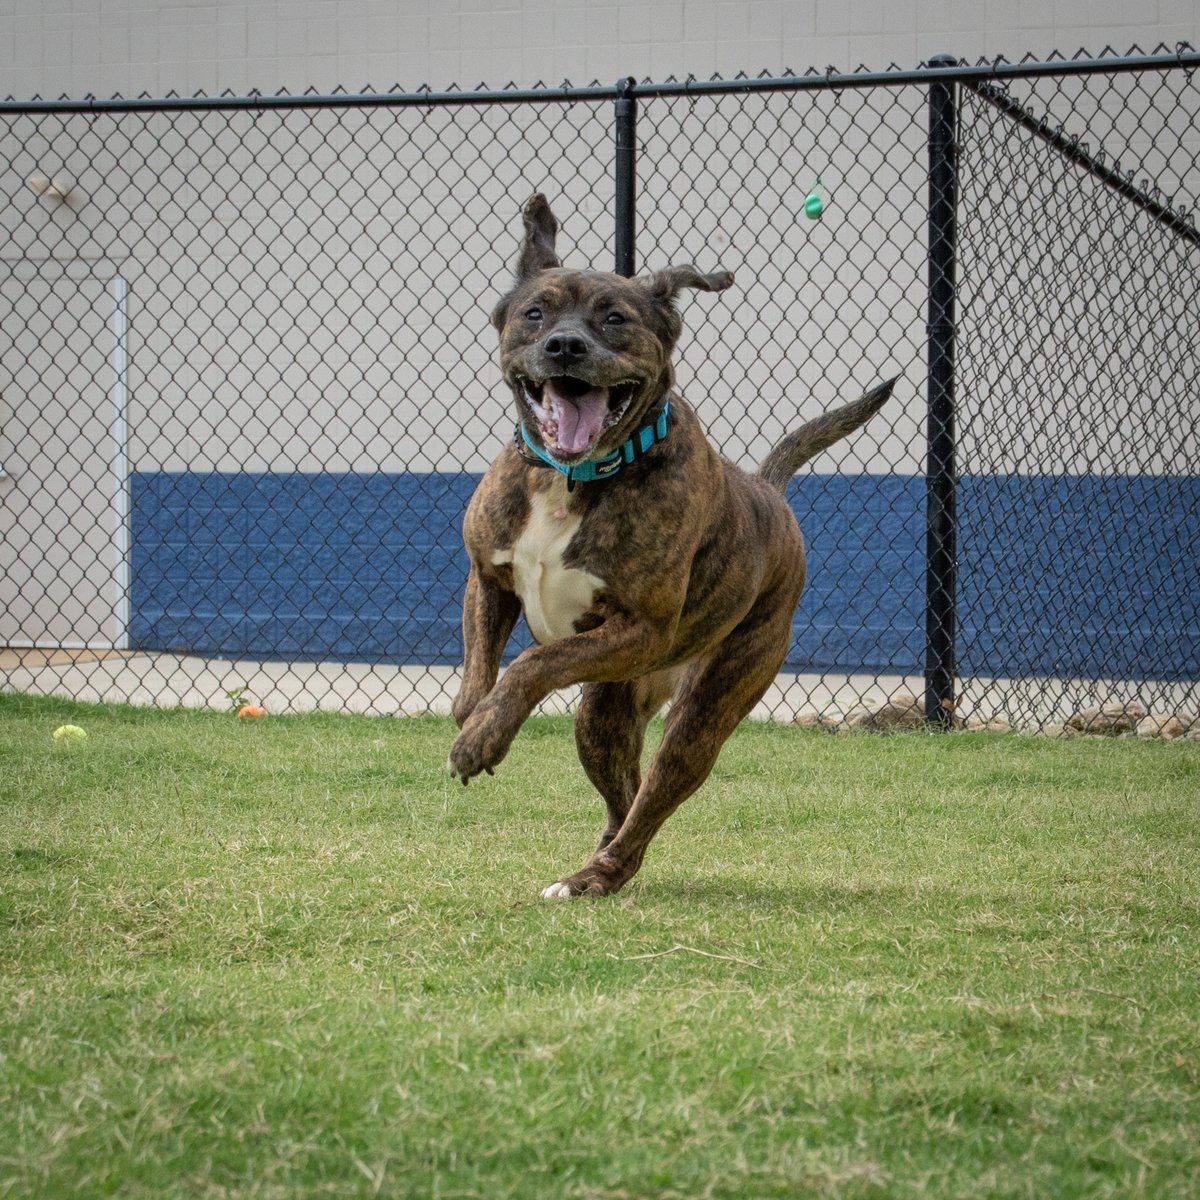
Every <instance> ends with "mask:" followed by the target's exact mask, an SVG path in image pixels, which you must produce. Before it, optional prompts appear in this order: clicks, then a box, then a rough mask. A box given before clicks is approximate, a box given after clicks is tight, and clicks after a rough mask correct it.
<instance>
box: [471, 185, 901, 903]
mask: <svg viewBox="0 0 1200 1200" xmlns="http://www.w3.org/2000/svg"><path fill="white" fill-rule="evenodd" d="M524 223H525V239H524V242H523V244H522V247H521V253H520V258H519V259H518V262H517V272H516V275H517V278H516V284H515V286H514V288H513V289H512V291H511V292H510V293H509V294H508V295H507V296H505V297H504V299H503V300H501V301H500V303H499V304H498V305H497V306H496V309H495V312H494V313H493V315H492V321H493V323H494V324H495V326H496V328H497V329H498V330H499V331H500V364H501V367H502V369H503V372H504V378H505V380H506V382H507V383H508V385H509V386H510V387H511V388H512V391H513V396H514V398H515V401H516V415H517V422H518V428H517V436H516V437H515V438H514V442H513V443H512V444H510V445H508V446H506V447H505V448H504V450H503V451H502V452H501V453H500V456H499V457H498V458H497V459H496V461H495V462H494V463H493V464H492V466H491V468H490V469H489V471H488V472H487V474H486V475H485V476H484V478H483V481H482V482H481V483H480V485H479V488H478V490H477V491H476V492H475V495H474V497H473V498H472V500H471V504H470V506H469V508H468V510H467V516H466V522H465V525H464V530H463V536H464V540H465V542H466V546H467V550H468V552H469V554H470V560H471V568H470V574H469V577H468V579H467V591H466V598H465V601H464V604H463V633H464V637H465V642H466V662H465V665H464V668H463V680H462V687H461V689H460V691H459V693H458V696H457V698H456V699H455V701H454V717H455V720H457V722H458V724H459V727H460V730H461V732H460V734H459V736H458V740H457V741H456V742H455V743H454V747H453V749H452V750H451V751H450V761H449V768H450V772H451V774H452V775H454V776H456V777H457V778H459V779H461V780H462V781H463V783H464V784H465V783H467V781H468V780H470V779H471V778H472V777H473V776H475V775H478V774H479V773H480V772H483V771H487V772H488V773H489V774H491V772H492V770H493V768H494V767H495V766H496V765H497V764H498V763H499V762H501V760H502V759H503V758H504V756H505V754H507V753H508V748H509V746H511V745H512V741H513V738H514V737H515V736H516V734H517V730H518V729H520V727H521V725H522V723H523V722H524V721H525V719H526V718H527V717H528V716H529V714H530V713H531V712H532V711H533V709H534V708H535V707H536V705H537V704H538V702H539V701H541V700H543V699H544V698H545V697H546V696H548V695H549V694H550V693H551V692H553V691H555V690H556V689H558V688H565V687H569V686H570V685H572V684H576V683H581V684H583V695H582V699H581V700H580V702H579V706H578V708H577V710H576V713H575V740H576V743H577V746H578V750H579V758H580V761H581V762H582V763H583V768H584V770H585V771H586V772H587V775H588V778H589V779H590V780H591V781H592V783H593V784H594V785H595V786H596V788H597V789H598V790H599V792H600V794H601V795H602V796H603V797H604V801H605V804H606V805H607V806H608V821H607V823H606V824H605V827H604V832H603V834H602V835H601V837H600V844H599V846H598V847H597V849H596V852H595V853H594V854H593V855H592V856H591V858H590V859H589V860H588V861H587V863H586V864H585V865H584V866H583V868H582V870H580V871H578V872H576V873H575V874H574V875H571V876H569V877H568V878H566V879H564V880H562V881H561V882H559V883H554V884H551V885H550V886H549V887H548V888H546V889H545V890H544V891H543V892H542V895H543V896H547V897H552V896H582V895H587V896H603V895H606V894H607V893H609V892H615V891H616V890H617V889H618V888H620V887H621V886H623V885H624V884H625V883H627V882H628V881H629V879H630V878H631V877H632V876H633V875H634V873H635V872H636V871H637V870H638V868H639V867H640V866H641V863H642V858H643V856H644V855H645V853H646V847H647V846H648V845H649V843H650V840H651V838H653V837H654V835H655V834H656V833H657V832H658V830H659V827H660V826H661V825H662V823H663V822H664V821H665V820H666V819H667V817H669V816H670V815H671V813H672V812H674V810H675V809H676V808H677V807H678V806H679V805H680V804H681V803H682V802H683V801H684V800H686V799H687V798H688V796H690V795H691V794H692V793H693V792H694V791H695V790H696V789H697V788H698V787H699V786H700V785H701V783H703V782H704V780H705V778H706V777H707V775H708V773H709V772H710V771H711V770H712V767H713V764H714V763H715V761H716V758H717V753H718V751H719V750H720V748H721V746H722V744H723V743H724V741H725V739H726V738H728V737H729V735H730V734H731V733H732V732H733V730H734V728H735V727H736V726H737V724H738V723H739V722H740V721H741V720H742V718H743V717H745V716H746V714H747V713H748V712H749V711H750V710H751V709H752V708H753V707H754V705H755V704H756V703H757V701H758V700H759V699H760V698H761V696H762V695H763V693H764V692H765V691H766V689H767V687H768V685H769V684H770V683H771V681H772V680H773V679H774V678H775V675H776V673H777V672H778V670H779V668H780V666H781V664H782V663H783V660H784V657H785V655H786V654H787V650H788V646H789V644H790V643H791V638H792V614H793V613H794V612H795V609H796V602H797V601H798V600H799V598H800V592H801V589H802V588H803V586H804V541H803V539H802V538H801V536H800V530H799V528H798V527H797V525H796V521H795V518H794V517H793V516H792V512H791V510H790V509H789V507H788V505H787V504H786V503H785V501H784V500H783V497H782V493H783V490H784V488H785V487H786V486H787V482H788V480H789V479H790V478H791V477H792V475H793V473H794V472H795V471H796V469H797V468H798V467H799V466H800V465H801V463H803V462H805V461H806V460H807V459H809V458H811V457H812V456H813V455H814V454H816V453H817V452H818V451H820V450H823V449H824V448H825V447H827V446H829V445H831V444H832V443H833V442H835V441H837V439H838V438H841V437H844V436H845V435H846V434H848V433H850V432H851V431H852V430H854V429H857V428H858V426H860V425H861V424H862V423H863V422H864V421H866V420H867V419H868V418H869V417H871V416H872V415H873V414H874V413H875V412H877V411H878V410H879V408H880V407H881V406H882V405H883V403H884V401H885V400H887V398H888V396H889V395H890V394H891V391H892V385H893V383H894V382H895V381H894V380H893V381H891V382H888V383H885V384H882V385H880V386H879V387H876V388H875V389H874V390H873V391H871V392H869V393H868V394H867V395H865V396H864V397H862V399H860V400H858V401H856V402H854V403H853V404H849V405H846V406H845V407H843V408H840V409H837V410H836V411H834V412H831V413H828V414H826V415H825V416H822V417H819V418H818V419H817V420H815V421H812V422H810V423H809V424H807V425H805V426H804V427H803V428H802V429H799V430H797V431H796V432H794V433H791V434H789V435H788V436H787V437H786V438H784V439H783V441H781V442H780V443H779V445H778V446H776V447H775V449H774V450H772V451H771V453H770V454H769V455H768V456H767V458H766V460H765V461H764V462H763V464H762V466H761V467H760V469H759V471H758V473H757V474H756V475H747V474H746V473H744V472H743V471H741V470H739V469H738V468H737V467H736V466H734V465H733V464H732V463H729V462H727V461H726V460H725V459H723V458H722V457H721V456H720V455H718V454H717V452H716V451H715V450H714V449H713V448H712V446H711V445H710V444H709V442H708V441H707V439H706V438H705V435H704V433H703V431H702V430H701V428H700V423H699V421H698V420H697V419H696V414H695V412H694V411H693V410H692V408H691V407H690V406H689V405H688V403H687V402H686V401H685V400H684V399H683V398H682V397H681V396H680V395H679V394H678V393H677V392H675V391H674V390H673V389H674V384H675V374H674V371H673V369H672V365H671V353H672V350H673V349H674V346H675V343H676V340H677V339H678V337H679V334H680V332H681V330H682V321H681V319H680V316H679V313H678V311H677V310H676V307H675V301H676V298H677V296H678V294H679V292H680V291H681V289H683V288H699V289H700V290H701V291H706V292H719V291H723V290H724V289H725V288H727V287H729V285H730V284H731V283H732V282H733V276H732V275H731V274H730V273H729V272H728V271H718V272H715V273H713V274H707V275H706V274H703V273H702V272H700V271H698V270H697V269H696V268H695V267H693V266H678V267H668V268H667V269H666V270H663V271H658V272H656V273H654V274H653V275H649V276H646V277H644V278H638V279H625V278H622V277H621V276H618V275H610V274H609V273H607V272H604V271H572V270H566V269H564V268H563V267H562V265H561V263H560V262H559V260H558V257H557V255H556V254H555V249H554V243H555V237H556V234H557V232H558V222H557V221H556V220H555V218H554V216H553V214H552V213H551V212H550V208H549V205H548V204H547V203H546V200H545V198H544V197H543V196H541V195H537V196H534V197H533V198H532V199H531V200H530V201H529V202H528V203H527V204H526V205H525V210H524ZM522 610H524V613H525V620H526V622H527V624H528V625H529V628H530V630H531V631H532V633H533V636H534V638H535V639H536V640H537V643H538V644H537V645H536V646H532V647H530V648H529V649H527V650H525V651H523V652H522V653H521V654H520V655H518V656H517V658H516V659H515V660H514V661H513V662H512V664H511V665H510V666H509V667H508V669H507V670H506V671H505V672H504V675H503V676H502V677H499V682H497V678H498V676H499V668H500V657H501V654H502V652H503V649H504V646H505V643H506V642H507V641H508V638H509V635H510V634H511V633H512V630H513V626H514V625H515V624H516V621H517V617H518V616H519V615H520V614H521V612H522ZM667 700H671V701H672V704H671V709H670V712H669V713H668V715H667V719H666V725H665V728H664V731H663V737H662V744H661V745H660V747H659V749H658V751H657V753H656V754H655V755H654V757H653V760H652V761H651V762H650V765H649V769H648V770H647V771H646V774H645V778H643V777H642V772H641V752H642V742H643V736H644V734H645V730H646V725H647V723H648V722H649V720H650V718H651V717H652V716H653V715H654V714H655V713H656V712H658V710H659V709H660V708H661V707H662V706H663V704H664V703H666V701H667Z"/></svg>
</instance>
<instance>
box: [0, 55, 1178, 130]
mask: <svg viewBox="0 0 1200 1200" xmlns="http://www.w3.org/2000/svg"><path fill="white" fill-rule="evenodd" d="M1198 67H1200V52H1198V51H1195V50H1193V49H1192V48H1191V47H1190V46H1189V45H1187V44H1186V43H1180V47H1179V49H1178V50H1176V51H1173V52H1164V53H1157V54H1137V55H1127V56H1125V57H1116V56H1114V57H1110V58H1082V57H1081V58H1072V59H1066V58H1055V59H1047V60H1045V61H1042V62H1020V63H1002V62H998V61H997V62H994V63H983V64H976V65H975V66H966V65H963V64H960V63H958V62H957V61H956V60H954V59H953V57H952V56H949V55H947V56H945V57H943V58H939V59H934V60H931V62H930V64H929V65H927V66H922V67H917V68H914V69H912V70H904V69H900V68H893V69H890V70H887V71H867V70H860V71H853V72H848V73H841V74H839V73H835V72H833V71H827V72H825V73H824V74H817V73H810V74H807V75H774V76H761V77H759V78H749V77H740V78H735V79H694V78H689V79H685V80H682V81H679V80H667V81H666V82H663V83H651V82H648V81H646V82H642V83H639V82H637V81H636V80H635V79H633V78H628V79H621V80H619V81H618V82H617V83H615V84H609V85H602V84H591V85H588V86H585V87H574V86H571V85H569V84H565V83H564V84H562V85H560V86H558V87H535V88H516V87H513V88H501V89H486V88H479V89H477V90H475V91H455V90H449V91H440V92H436V91H432V90H429V89H426V90H423V91H416V92H334V93H330V94H325V95H317V94H313V93H302V94H300V95H288V94H277V95H271V96H266V95H261V94H251V95H249V96H233V95H221V96H166V97H161V98H155V97H150V96H137V97H133V98H129V99H125V98H121V97H113V98H112V99H109V100H101V99H97V98H96V97H85V98H84V99H81V100H66V99H63V100H2V101H0V113H6V114H12V115H14V116H19V115H26V114H35V113H63V114H78V113H135V112H143V113H145V112H186V111H201V112H203V111H233V110H247V111H261V110H265V109H292V108H299V109H304V108H438V107H470V106H476V105H479V106H484V105H497V104H562V103H587V102H597V101H603V100H615V99H617V98H619V97H630V96H633V97H638V98H644V99H650V98H671V97H696V96H717V95H728V94H731V93H732V94H739V95H746V94H749V93H753V92H801V91H840V90H849V89H860V88H872V87H902V86H907V85H910V84H928V83H932V82H934V81H935V80H936V81H938V82H943V83H944V82H948V81H955V82H961V83H996V82H1001V81H1004V80H1009V79H1028V78H1035V77H1039V76H1047V75H1048V76H1064V75H1088V74H1113V73H1124V72H1130V71H1150V70H1173V69H1179V70H1185V71H1188V72H1191V71H1194V70H1196V69H1197V68H1198Z"/></svg>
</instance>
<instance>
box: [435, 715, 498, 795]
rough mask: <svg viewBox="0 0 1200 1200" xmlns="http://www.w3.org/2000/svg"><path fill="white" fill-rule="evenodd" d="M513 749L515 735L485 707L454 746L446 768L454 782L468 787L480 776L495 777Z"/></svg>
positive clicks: (475, 716) (471, 719) (473, 717)
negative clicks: (498, 768) (459, 782)
mask: <svg viewBox="0 0 1200 1200" xmlns="http://www.w3.org/2000/svg"><path fill="white" fill-rule="evenodd" d="M514 732H515V731H514ZM511 745H512V733H510V732H508V731H507V730H506V729H505V727H504V725H503V724H502V723H501V722H499V721H497V720H496V719H495V717H494V715H493V714H491V713H489V712H487V711H486V710H485V708H484V706H483V705H481V706H480V707H479V708H477V709H476V710H475V712H474V714H473V715H472V716H471V718H470V720H468V721H467V723H466V725H465V726H464V728H463V731H462V732H461V733H460V734H459V735H458V739H457V741H455V743H454V745H453V746H451V748H450V759H449V761H448V762H447V763H446V766H447V767H448V768H449V771H450V775H451V777H452V778H454V779H461V780H462V781H463V783H464V784H467V783H470V781H471V780H472V779H474V778H475V776H476V775H482V774H484V773H485V772H486V773H487V774H488V775H494V774H495V773H496V767H497V765H498V764H499V763H500V762H501V761H502V760H503V758H504V756H505V755H506V754H507V753H508V748H509V746H511Z"/></svg>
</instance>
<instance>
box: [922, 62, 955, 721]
mask: <svg viewBox="0 0 1200 1200" xmlns="http://www.w3.org/2000/svg"><path fill="white" fill-rule="evenodd" d="M956 63H957V60H956V59H955V58H954V57H953V56H951V55H939V56H938V57H936V58H933V59H930V62H929V65H930V66H931V67H953V66H955V65H956ZM957 106H958V96H957V87H956V84H955V82H954V81H953V80H946V81H945V82H944V83H943V82H941V81H940V80H939V81H935V82H933V83H931V84H930V87H929V309H928V316H929V321H928V325H927V327H926V332H927V337H928V341H927V345H928V352H929V392H928V416H927V436H928V460H927V466H926V501H925V719H926V720H927V721H928V722H929V725H930V727H931V728H934V729H945V728H947V727H948V726H949V725H950V723H951V718H952V715H953V712H954V673H955V663H954V635H955V610H954V605H955V591H956V583H957V580H956V570H957V564H956V545H955V520H954V516H955V514H954V493H955V461H954V460H955V429H954V333H955V329H954V318H955V310H954V289H955V250H956V247H955V233H956V230H955V222H956V209H957V205H958V145H957V134H958V130H957Z"/></svg>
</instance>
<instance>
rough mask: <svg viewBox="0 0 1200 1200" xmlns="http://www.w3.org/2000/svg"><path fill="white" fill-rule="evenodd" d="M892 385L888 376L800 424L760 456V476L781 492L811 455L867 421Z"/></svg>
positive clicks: (893, 384)
mask: <svg viewBox="0 0 1200 1200" xmlns="http://www.w3.org/2000/svg"><path fill="white" fill-rule="evenodd" d="M896 378H897V379H898V378H899V376H897V377H896ZM895 386H896V380H895V379H889V380H888V381H887V382H886V383H881V384H879V385H878V386H877V387H874V388H872V389H871V390H870V391H869V392H868V393H867V394H866V395H865V396H862V397H860V398H859V399H858V400H855V401H853V402H852V403H850V404H845V405H843V406H842V407H841V408H835V409H834V410H833V412H829V413H825V414H824V415H823V416H820V417H817V418H816V420H814V421H809V422H808V424H807V425H801V426H800V428H799V429H796V430H794V431H793V432H792V433H789V434H788V435H787V437H785V438H784V439H783V441H781V442H780V443H779V444H778V445H777V446H776V447H775V449H774V450H772V451H771V453H770V454H768V455H767V457H766V458H764V459H763V462H762V466H761V467H759V468H758V473H759V475H761V476H762V477H763V479H765V480H766V481H767V482H768V483H769V484H770V485H771V486H772V487H773V488H775V489H776V490H777V491H780V492H782V491H784V490H785V489H786V488H787V485H788V480H789V479H791V477H792V476H793V475H795V473H796V472H797V471H798V470H799V469H800V468H801V467H802V466H803V465H804V464H805V463H806V462H808V460H809V459H810V458H812V457H813V456H814V455H817V454H820V453H821V451H822V450H825V449H827V448H828V447H830V446H832V445H833V443H834V442H836V441H837V440H838V439H839V438H844V437H845V436H846V434H848V433H853V432H854V431H855V430H856V429H857V428H858V427H859V426H860V425H863V424H865V423H866V422H867V421H868V420H870V418H871V417H873V416H874V415H875V414H876V413H877V412H878V411H879V410H880V409H881V408H882V407H883V406H884V404H885V403H887V399H888V397H889V396H890V395H891V394H892V388H894V387H895Z"/></svg>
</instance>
